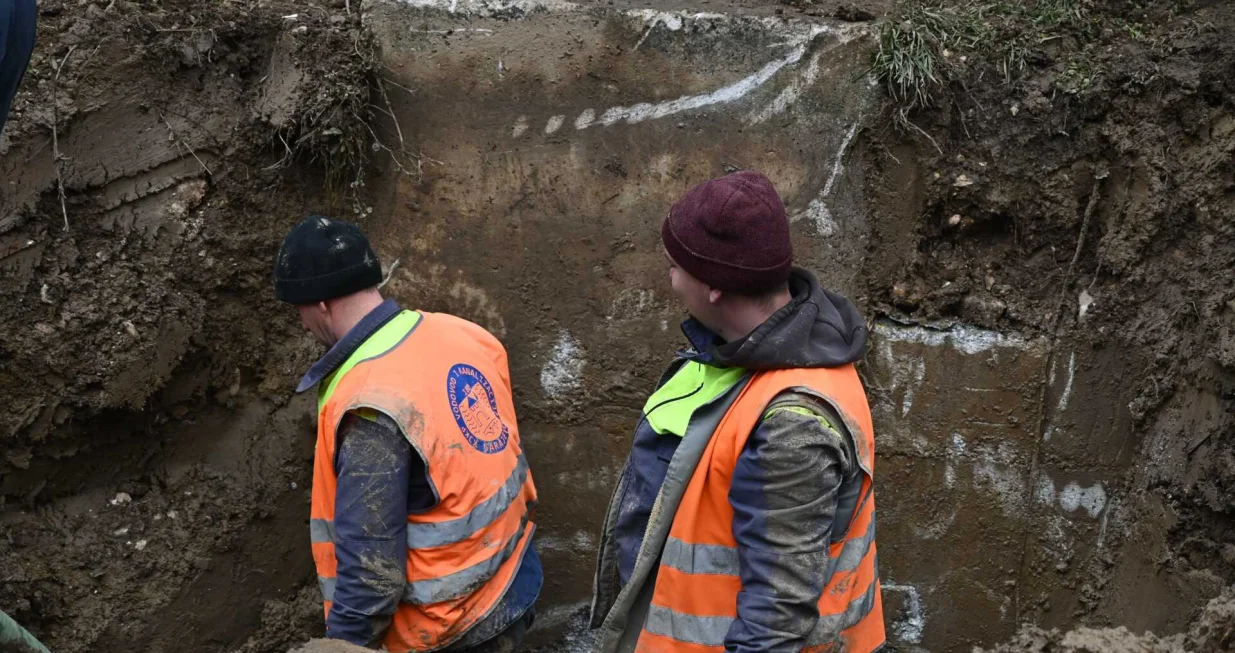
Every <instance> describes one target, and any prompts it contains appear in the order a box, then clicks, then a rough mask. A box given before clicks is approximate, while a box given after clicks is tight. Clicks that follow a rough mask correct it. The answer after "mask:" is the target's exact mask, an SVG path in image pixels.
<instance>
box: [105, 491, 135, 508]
mask: <svg viewBox="0 0 1235 653" xmlns="http://www.w3.org/2000/svg"><path fill="white" fill-rule="evenodd" d="M108 503H110V504H111V505H113V506H123V505H124V504H126V503H133V497H132V496H130V495H129V493H128V492H117V493H116V496H115V498H113V499H112V500H111V501H108Z"/></svg>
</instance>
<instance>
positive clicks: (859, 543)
mask: <svg viewBox="0 0 1235 653" xmlns="http://www.w3.org/2000/svg"><path fill="white" fill-rule="evenodd" d="M874 543H875V514H874V512H872V513H871V521H870V524H867V526H866V532H865V533H863V534H862V537H855V538H853V539H850V540H845V546H844V547H842V548H841V550H840V555H838V556H836V557H835V558H833V559H832V560H830V561H829V562H828V566H829V567H830V568H831V569H830V571H829V572H828V580H829V581H831V579H832V576H833V575H834V574H835V573H836V572H838V571H841V572H848V571H854V570H856V569H857V568H858V567H860V566H861V565H862V561H863V560H865V559H866V554H867V553H870V550H871V545H872V544H874Z"/></svg>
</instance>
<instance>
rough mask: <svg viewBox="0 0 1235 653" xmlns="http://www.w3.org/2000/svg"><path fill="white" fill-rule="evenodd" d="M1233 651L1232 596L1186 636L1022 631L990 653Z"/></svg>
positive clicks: (1222, 600) (1082, 630) (1083, 630)
mask: <svg viewBox="0 0 1235 653" xmlns="http://www.w3.org/2000/svg"><path fill="white" fill-rule="evenodd" d="M1232 650H1235V594H1233V593H1231V592H1230V591H1228V592H1226V593H1224V594H1223V595H1222V596H1220V597H1218V598H1216V599H1214V600H1212V601H1210V602H1209V604H1208V605H1207V606H1206V607H1205V610H1204V611H1203V612H1202V613H1201V616H1200V617H1198V618H1197V619H1196V621H1194V622H1193V623H1192V626H1191V627H1189V629H1188V631H1187V632H1186V633H1180V634H1178V635H1173V636H1170V637H1156V636H1154V635H1153V634H1152V633H1147V634H1145V635H1134V634H1132V633H1131V632H1128V629H1127V628H1123V627H1120V628H1100V629H1098V628H1077V629H1076V630H1072V631H1069V632H1067V633H1061V632H1059V631H1058V630H1054V631H1045V630H1042V629H1041V628H1036V627H1033V626H1030V627H1027V628H1025V629H1024V630H1023V631H1022V632H1021V633H1020V634H1019V635H1017V637H1016V639H1015V640H1013V641H1011V642H1008V643H1006V644H1002V645H1000V646H997V647H995V648H993V649H991V650H990V653H1194V652H1199V651H1232Z"/></svg>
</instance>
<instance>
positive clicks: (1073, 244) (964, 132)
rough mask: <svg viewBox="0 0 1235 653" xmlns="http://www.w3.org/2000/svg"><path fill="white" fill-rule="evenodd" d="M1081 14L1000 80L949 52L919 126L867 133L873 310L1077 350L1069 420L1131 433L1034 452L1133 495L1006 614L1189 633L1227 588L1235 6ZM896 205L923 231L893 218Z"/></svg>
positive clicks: (1231, 552)
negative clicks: (1077, 375) (1083, 383)
mask: <svg viewBox="0 0 1235 653" xmlns="http://www.w3.org/2000/svg"><path fill="white" fill-rule="evenodd" d="M948 4H955V5H960V6H965V4H966V3H948ZM1023 4H1024V6H1030V7H1032V6H1035V3H1023ZM1045 4H1047V3H1039V6H1041V5H1045ZM969 6H972V3H970V5H969ZM1074 6H1079V7H1081V8H1083V9H1084V10H1085V12H1084V17H1083V19H1081V20H1077V21H1075V22H1074V23H1071V24H1065V25H1062V26H1053V27H1039V26H1036V25H1033V24H1029V23H1022V24H1019V25H1017V27H1018V28H1019V29H1020V30H1025V31H1024V32H1022V33H1027V34H1029V35H1030V36H1031V38H1032V39H1033V40H1034V41H1037V45H1033V46H1032V47H1031V48H1030V50H1029V51H1028V52H1027V53H1025V56H1024V69H1023V70H1020V71H1019V72H1016V73H1015V74H1013V75H1011V76H1010V78H1009V77H1005V75H1004V72H1003V71H1002V70H1000V68H999V63H1000V61H998V60H994V61H993V60H991V59H984V58H983V57H982V56H980V55H974V53H972V52H971V53H969V54H970V60H969V61H967V62H965V61H962V60H961V57H962V56H963V55H964V54H965V53H964V52H961V51H958V52H954V53H950V54H951V56H952V57H953V59H952V61H953V66H952V69H951V71H950V73H949V79H948V81H947V83H946V84H945V86H944V88H942V89H939V90H938V92H937V94H936V96H935V97H934V101H933V103H932V105H931V106H930V107H927V108H924V109H918V110H915V111H911V112H910V113H909V115H908V118H909V120H910V121H911V122H912V124H913V126H911V127H901V128H896V127H893V126H892V125H893V122H894V121H893V120H892V116H891V114H890V113H889V114H886V115H885V116H884V117H885V119H886V120H885V122H884V123H883V124H878V125H873V126H872V127H871V129H870V130H868V132H867V133H866V136H867V139H866V141H865V143H864V148H865V154H864V156H865V159H866V163H867V165H868V170H867V175H868V176H867V192H868V193H869V194H870V195H871V196H872V197H873V206H872V212H873V213H872V216H873V218H874V219H875V220H877V221H878V222H879V223H881V224H882V227H880V232H881V236H882V238H884V239H886V242H885V243H883V245H882V246H876V247H874V248H873V251H872V252H871V255H872V256H873V257H875V258H876V260H875V264H874V265H872V266H870V267H871V269H874V270H883V271H887V275H886V276H881V277H878V278H872V279H871V280H870V285H869V290H870V296H869V297H867V298H865V301H866V304H867V306H868V310H871V309H873V310H874V311H876V312H882V313H884V314H887V315H891V316H899V317H903V318H909V319H920V318H929V319H943V320H960V321H964V322H967V323H970V324H976V325H982V326H987V327H990V328H993V329H1003V330H1006V329H1013V330H1016V331H1019V332H1025V333H1038V334H1045V335H1047V336H1048V337H1054V338H1056V340H1055V344H1054V345H1052V346H1053V347H1056V350H1058V349H1059V348H1062V346H1064V345H1067V346H1069V347H1071V348H1073V350H1074V351H1081V352H1084V353H1083V355H1084V357H1085V358H1086V359H1087V361H1086V363H1085V367H1086V368H1087V369H1086V377H1085V378H1086V380H1087V382H1088V383H1087V385H1088V386H1089V387H1088V388H1086V389H1084V392H1085V393H1086V396H1087V397H1090V398H1096V399H1099V400H1098V401H1093V400H1091V401H1090V404H1089V405H1088V406H1087V411H1088V412H1090V413H1092V417H1090V418H1089V419H1091V420H1092V422H1091V423H1086V424H1077V425H1075V426H1078V427H1081V428H1091V429H1093V431H1094V432H1093V435H1094V436H1095V437H1094V439H1095V440H1096V441H1097V442H1098V443H1101V442H1102V439H1101V438H1102V432H1103V431H1104V430H1106V429H1110V428H1111V425H1112V424H1118V423H1119V422H1120V421H1121V420H1128V421H1129V423H1128V426H1127V428H1129V429H1130V430H1131V431H1132V432H1134V433H1136V434H1137V438H1136V440H1137V441H1139V443H1138V444H1136V445H1135V446H1130V447H1126V448H1124V449H1121V450H1115V451H1103V450H1101V449H1098V448H1093V447H1094V445H1093V444H1090V445H1089V446H1090V447H1091V448H1089V449H1086V450H1081V451H1079V452H1073V455H1072V458H1071V461H1072V462H1071V463H1070V462H1069V460H1068V459H1067V458H1062V457H1061V458H1052V455H1053V454H1052V453H1051V452H1050V451H1047V450H1043V451H1041V452H1040V453H1039V456H1040V457H1041V460H1040V462H1041V463H1042V464H1047V465H1050V464H1055V465H1060V466H1067V465H1069V464H1075V460H1076V459H1077V458H1081V459H1083V458H1085V457H1090V458H1092V459H1093V460H1094V461H1095V465H1096V464H1097V460H1098V459H1100V458H1107V457H1109V458H1110V459H1111V460H1113V461H1114V462H1113V463H1111V465H1112V468H1115V469H1126V470H1127V471H1126V472H1125V484H1126V485H1125V486H1124V489H1125V490H1126V491H1127V493H1128V494H1127V496H1128V500H1126V501H1125V502H1124V504H1123V509H1122V515H1117V516H1116V517H1114V518H1113V520H1112V521H1113V522H1114V521H1118V523H1117V524H1107V525H1106V526H1105V527H1106V528H1110V527H1111V526H1112V525H1114V526H1115V528H1117V529H1118V530H1117V531H1115V532H1120V533H1124V534H1125V536H1126V538H1127V540H1126V542H1125V546H1123V547H1122V548H1121V549H1120V550H1119V551H1118V552H1116V553H1110V552H1107V553H1102V554H1098V555H1092V556H1089V557H1088V558H1086V559H1083V560H1080V561H1078V562H1079V564H1069V561H1068V560H1067V559H1066V558H1064V560H1063V562H1060V560H1059V558H1058V557H1057V556H1058V554H1057V553H1054V552H1047V553H1046V554H1044V555H1042V556H1041V558H1040V559H1039V560H1038V561H1036V562H1034V561H1033V556H1027V560H1030V561H1031V562H1029V563H1028V564H1030V571H1032V572H1033V573H1032V574H1031V577H1037V578H1041V579H1045V580H1041V581H1040V583H1041V584H1042V585H1043V587H1033V586H1029V587H1024V588H1021V589H1020V593H1019V595H1018V603H1019V605H1018V606H1017V609H1018V613H1019V614H1020V615H1022V619H1025V618H1027V617H1028V618H1031V619H1033V620H1035V621H1045V622H1048V623H1051V624H1053V625H1068V624H1072V623H1075V622H1076V621H1077V620H1083V621H1084V622H1086V623H1090V624H1096V625H1111V626H1118V625H1129V626H1130V627H1131V628H1132V629H1133V630H1136V631H1138V632H1142V631H1144V630H1147V629H1148V630H1154V631H1156V632H1170V633H1174V632H1181V631H1183V630H1186V628H1187V625H1188V622H1189V620H1190V619H1191V618H1192V617H1193V616H1195V613H1196V610H1197V609H1198V608H1199V606H1201V605H1204V603H1205V602H1206V601H1207V600H1209V599H1210V598H1212V597H1215V596H1217V595H1219V594H1220V593H1221V592H1222V588H1223V587H1224V586H1228V585H1230V584H1231V583H1232V582H1235V544H1233V542H1235V438H1233V437H1232V433H1233V432H1235V430H1233V429H1232V425H1231V422H1230V420H1229V416H1230V415H1231V414H1232V409H1233V408H1235V405H1233V402H1235V341H1233V340H1232V338H1235V290H1233V288H1232V286H1231V284H1230V279H1231V278H1232V267H1233V265H1235V202H1232V199H1233V198H1235V182H1233V177H1232V173H1235V161H1233V160H1232V158H1231V152H1232V151H1233V149H1235V114H1233V113H1232V110H1233V109H1235V93H1233V91H1235V88H1233V87H1232V84H1235V75H1233V74H1232V73H1233V72H1235V42H1232V41H1231V39H1229V37H1228V35H1229V33H1230V29H1231V28H1232V26H1235V7H1232V6H1231V5H1230V4H1229V3H1224V2H1139V3H1134V2H1101V3H1074ZM990 27H991V24H990V22H987V23H986V24H985V25H983V26H982V28H983V29H986V28H990ZM996 27H997V26H996ZM1039 30H1041V31H1039ZM1047 30H1050V31H1047ZM1005 36H1006V35H1005ZM907 214H908V215H914V216H916V217H917V227H916V229H914V230H911V231H907V230H905V229H903V228H902V227H903V223H902V222H900V220H901V219H902V216H905V215H907ZM1082 306H1083V308H1082ZM1056 345H1057V346H1056ZM1095 396H1096V397H1095ZM1108 398H1109V399H1108ZM1103 399H1105V401H1103ZM1117 428H1122V427H1117ZM1032 548H1037V543H1034V542H1031V543H1028V544H1027V549H1032ZM1057 563H1058V564H1057ZM1151 578H1154V579H1157V580H1148V579H1151ZM1052 583H1054V584H1055V586H1056V587H1063V588H1066V589H1065V590H1064V591H1062V592H1060V593H1059V594H1054V593H1052V591H1051V590H1050V587H1049V585H1051V584H1052ZM1061 596H1062V597H1063V600H1060V597H1061ZM1227 646H1229V643H1228V644H1227ZM1043 650H1054V649H1050V648H1049V647H1048V648H1047V649H1043ZM1069 650H1070V649H1069ZM1078 650H1080V649H1078ZM1085 650H1089V649H1085ZM1103 650H1106V649H1103ZM1110 650H1122V649H1118V648H1111V649H1110ZM1192 650H1226V649H1222V648H1218V649H1192Z"/></svg>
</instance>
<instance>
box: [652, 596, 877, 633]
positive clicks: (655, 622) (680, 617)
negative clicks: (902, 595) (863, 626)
mask: <svg viewBox="0 0 1235 653" xmlns="http://www.w3.org/2000/svg"><path fill="white" fill-rule="evenodd" d="M878 585H879V584H878V583H876V582H872V583H871V584H870V586H869V587H868V588H866V592H865V593H863V594H862V596H861V597H859V598H857V599H855V600H854V601H853V602H852V603H850V604H849V605H848V606H847V607H846V608H845V611H844V612H841V613H840V614H831V615H824V616H821V617H819V621H817V622H816V623H815V627H814V629H812V630H811V632H810V635H809V636H808V637H807V638H806V646H819V645H822V644H826V643H828V642H834V641H836V640H837V639H838V638H839V637H840V634H841V633H842V632H844V631H845V630H846V629H848V628H852V627H853V626H855V625H857V624H858V622H860V621H862V618H863V617H865V616H866V615H867V614H869V613H870V611H871V608H873V607H875V591H876V588H877V587H878ZM733 621H734V619H733V617H700V616H698V615H693V614H686V613H684V612H674V611H673V610H670V609H669V608H666V607H664V606H660V605H655V604H653V605H652V606H651V609H650V610H649V611H648V618H647V622H646V624H645V625H644V628H645V629H646V630H647V631H648V632H650V633H652V634H654V635H661V636H663V637H668V638H670V639H675V640H677V641H679V642H688V643H691V644H699V645H701V646H713V647H721V646H724V645H725V636H726V635H728V634H729V627H730V626H731V625H732V624H733Z"/></svg>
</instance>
